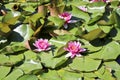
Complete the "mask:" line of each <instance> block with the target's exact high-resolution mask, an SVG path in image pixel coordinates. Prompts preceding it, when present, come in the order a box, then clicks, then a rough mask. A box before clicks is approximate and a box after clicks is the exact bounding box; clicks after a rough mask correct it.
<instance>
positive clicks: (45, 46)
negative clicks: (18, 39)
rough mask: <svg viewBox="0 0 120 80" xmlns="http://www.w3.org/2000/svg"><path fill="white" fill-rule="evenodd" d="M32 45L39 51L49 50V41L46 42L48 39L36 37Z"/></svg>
mask: <svg viewBox="0 0 120 80" xmlns="http://www.w3.org/2000/svg"><path fill="white" fill-rule="evenodd" d="M33 45H34V46H35V47H36V49H35V51H38V52H41V51H48V50H50V46H51V45H50V43H49V42H48V39H42V38H41V39H38V40H37V41H35V43H33Z"/></svg>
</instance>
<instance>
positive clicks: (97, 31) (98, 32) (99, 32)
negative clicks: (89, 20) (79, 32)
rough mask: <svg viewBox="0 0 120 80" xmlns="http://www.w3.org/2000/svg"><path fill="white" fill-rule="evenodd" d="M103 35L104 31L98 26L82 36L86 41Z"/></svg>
mask: <svg viewBox="0 0 120 80" xmlns="http://www.w3.org/2000/svg"><path fill="white" fill-rule="evenodd" d="M103 35H105V33H104V32H103V31H102V30H101V29H100V28H98V29H95V30H92V31H90V32H89V33H88V34H85V35H83V36H82V37H83V38H84V39H86V40H88V41H92V40H94V39H96V38H99V37H100V36H103Z"/></svg>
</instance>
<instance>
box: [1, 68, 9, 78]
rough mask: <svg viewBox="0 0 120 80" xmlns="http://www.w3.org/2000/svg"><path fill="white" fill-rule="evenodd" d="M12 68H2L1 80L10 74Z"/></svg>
mask: <svg viewBox="0 0 120 80" xmlns="http://www.w3.org/2000/svg"><path fill="white" fill-rule="evenodd" d="M10 69H11V67H6V66H0V80H2V79H3V78H4V77H5V76H7V75H8V73H9V72H10Z"/></svg>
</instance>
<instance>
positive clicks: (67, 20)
mask: <svg viewBox="0 0 120 80" xmlns="http://www.w3.org/2000/svg"><path fill="white" fill-rule="evenodd" d="M58 16H59V18H61V19H64V20H65V24H64V27H65V29H67V28H68V25H67V24H68V23H75V22H77V21H76V20H71V18H72V14H70V13H68V12H64V13H62V14H60V15H58Z"/></svg>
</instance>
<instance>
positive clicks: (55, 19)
mask: <svg viewBox="0 0 120 80" xmlns="http://www.w3.org/2000/svg"><path fill="white" fill-rule="evenodd" d="M48 20H50V21H52V22H53V23H54V24H55V25H56V26H58V27H59V28H60V27H61V26H63V25H64V20H62V19H60V18H58V17H53V16H50V17H48Z"/></svg>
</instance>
